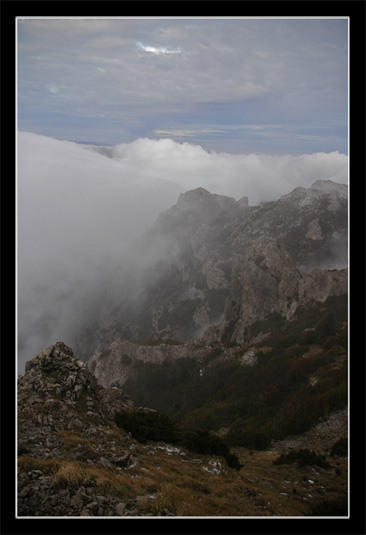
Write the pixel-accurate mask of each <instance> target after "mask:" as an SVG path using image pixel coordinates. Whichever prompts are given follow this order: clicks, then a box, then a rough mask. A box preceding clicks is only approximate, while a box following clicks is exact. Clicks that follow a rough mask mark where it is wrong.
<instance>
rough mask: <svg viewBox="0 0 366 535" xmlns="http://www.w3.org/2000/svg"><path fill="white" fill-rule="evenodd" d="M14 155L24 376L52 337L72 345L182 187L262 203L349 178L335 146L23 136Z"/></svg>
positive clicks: (345, 160) (115, 288)
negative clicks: (248, 148) (266, 149)
mask: <svg viewBox="0 0 366 535" xmlns="http://www.w3.org/2000/svg"><path fill="white" fill-rule="evenodd" d="M17 160H18V166H17V268H18V284H17V291H18V292H17V293H18V299H17V312H18V324H17V327H18V358H19V373H23V370H24V364H25V361H26V360H29V359H30V358H33V357H34V356H35V355H36V354H37V353H39V352H40V351H41V350H42V349H43V348H44V347H47V346H48V345H50V344H51V343H55V342H56V341H59V340H63V341H64V342H65V343H66V344H68V345H70V346H71V347H73V344H74V341H75V339H76V338H77V336H78V330H80V329H82V328H84V327H85V325H86V324H87V323H88V321H90V320H91V319H93V318H95V315H96V314H97V313H98V307H99V304H100V302H101V300H103V299H105V298H106V295H107V294H108V292H109V293H111V294H113V292H117V293H118V289H119V287H120V286H122V283H123V277H124V275H123V273H124V269H125V266H126V265H127V263H128V259H129V257H130V254H131V250H132V249H133V247H134V245H135V244H136V243H137V242H138V240H139V238H140V237H141V236H142V235H143V233H144V231H145V230H147V229H148V228H149V227H150V226H151V225H152V224H153V223H154V222H155V220H156V218H157V217H158V215H159V213H161V212H162V211H164V210H166V209H168V208H170V207H171V206H172V205H173V204H175V203H176V201H177V199H178V196H179V194H180V193H182V192H185V191H188V190H190V189H194V188H197V187H204V188H206V189H207V190H209V191H210V192H211V193H218V194H222V195H228V196H232V197H234V198H236V199H239V198H241V197H243V196H247V197H248V198H249V204H250V205H257V204H259V203H260V202H263V201H270V200H275V199H278V198H279V197H280V196H281V195H284V194H286V193H289V192H290V191H291V190H292V189H294V188H295V187H297V186H304V187H309V186H310V185H311V184H312V183H313V182H315V181H316V180H318V179H330V180H333V181H334V182H338V183H347V181H348V158H347V156H345V155H343V154H340V153H339V152H332V153H314V154H304V155H266V154H261V153H252V154H229V153H223V152H208V151H206V150H204V149H203V148H202V147H201V146H199V145H193V144H189V143H177V142H175V141H173V140H171V139H159V140H152V139H148V138H139V139H136V140H135V141H133V142H131V143H123V144H119V145H116V146H108V147H101V146H91V145H79V144H76V143H72V142H67V141H60V140H56V139H53V138H48V137H45V136H39V135H37V134H33V133H29V132H19V133H18V147H17Z"/></svg>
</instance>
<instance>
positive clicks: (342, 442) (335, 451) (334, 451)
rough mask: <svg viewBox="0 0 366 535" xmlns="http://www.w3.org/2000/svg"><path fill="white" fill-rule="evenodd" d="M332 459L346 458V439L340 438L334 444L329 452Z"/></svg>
mask: <svg viewBox="0 0 366 535" xmlns="http://www.w3.org/2000/svg"><path fill="white" fill-rule="evenodd" d="M330 455H331V456H332V457H335V456H338V457H347V456H348V439H347V438H340V439H339V440H337V442H335V443H334V444H333V446H332V448H331V450H330Z"/></svg>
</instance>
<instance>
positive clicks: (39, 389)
mask: <svg viewBox="0 0 366 535" xmlns="http://www.w3.org/2000/svg"><path fill="white" fill-rule="evenodd" d="M132 407H133V403H132V401H131V400H130V399H129V398H128V396H126V395H125V394H124V393H123V392H122V391H121V390H119V389H117V388H114V389H111V390H105V389H104V388H103V387H102V386H100V385H99V384H98V383H97V380H96V378H95V377H94V376H93V375H92V374H91V373H90V372H89V370H88V368H87V366H86V365H85V363H83V362H82V361H81V360H79V359H77V358H75V357H74V355H73V352H72V350H71V349H70V348H69V347H67V346H66V345H65V344H64V343H62V342H58V343H56V344H55V345H52V346H50V347H48V348H47V349H45V350H44V351H42V352H41V353H40V354H39V355H38V356H37V357H35V358H34V359H32V360H31V361H29V362H28V363H27V365H26V370H25V374H24V375H22V376H20V378H19V380H18V456H19V473H18V477H19V479H18V515H19V516H33V515H37V516H55V515H56V516H58V515H60V516H80V515H81V516H92V515H100V514H101V515H107V516H108V515H113V516H119V515H121V514H123V512H122V509H123V511H124V510H125V509H126V504H125V503H124V504H121V500H119V499H118V498H113V497H111V496H100V495H98V492H97V488H96V485H95V482H93V478H92V477H91V478H90V481H89V482H88V485H87V486H86V487H84V486H81V487H80V488H79V489H78V490H77V492H74V493H72V492H70V488H69V487H70V486H69V485H68V484H67V483H68V478H70V480H71V481H72V477H74V478H75V477H76V476H75V474H74V475H73V476H72V470H74V472H75V471H76V472H77V469H79V470H82V469H83V468H82V466H83V464H84V466H85V465H86V466H89V467H90V469H91V470H92V469H93V468H101V469H106V468H112V469H113V468H114V469H115V470H118V469H122V468H121V467H124V468H128V467H129V466H130V465H133V463H134V462H135V461H136V458H135V457H134V455H133V449H134V446H133V443H130V444H129V443H128V441H127V442H126V443H125V446H124V447H121V446H119V447H116V436H115V434H116V430H117V427H116V425H115V423H114V414H115V412H116V411H120V410H123V409H127V410H128V409H131V408H132ZM52 470H54V471H58V473H59V478H58V479H57V480H56V479H55V478H53V477H52V476H51V475H49V472H50V471H52ZM84 470H85V468H84ZM60 472H61V475H60ZM85 472H87V470H85ZM76 479H77V477H76ZM86 479H87V477H86ZM70 484H71V487H72V485H73V484H72V483H70Z"/></svg>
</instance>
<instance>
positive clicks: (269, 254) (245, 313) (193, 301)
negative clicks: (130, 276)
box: [80, 180, 348, 358]
mask: <svg viewBox="0 0 366 535" xmlns="http://www.w3.org/2000/svg"><path fill="white" fill-rule="evenodd" d="M347 226H348V199H347V186H346V185H344V184H336V183H334V182H332V181H329V180H328V181H322V180H319V181H317V182H315V183H314V184H313V185H312V186H311V188H309V189H306V188H296V189H295V190H293V191H292V192H291V193H289V194H288V195H284V196H283V197H281V198H280V199H279V200H278V201H273V202H268V203H262V204H261V205H260V206H256V207H251V206H250V205H249V203H248V199H247V198H242V199H240V200H239V201H236V200H235V199H233V198H230V197H225V196H220V195H213V194H211V193H209V192H208V191H206V190H204V189H203V188H198V189H196V190H193V191H189V192H187V193H185V194H182V195H181V196H180V197H179V199H178V202H177V204H176V205H174V206H173V207H172V208H171V209H169V210H167V211H166V212H164V213H162V214H161V215H160V216H159V218H158V219H157V221H156V224H155V225H154V226H153V228H152V229H151V230H150V231H149V232H148V234H147V236H146V240H145V241H144V242H143V244H141V246H140V249H139V251H138V252H137V253H136V260H135V262H134V263H133V265H134V271H139V274H138V277H139V282H138V284H136V286H135V291H134V298H133V299H120V300H119V302H117V303H115V304H114V305H115V306H113V307H112V306H111V305H110V303H109V302H107V301H106V303H105V305H104V306H102V307H101V314H100V320H99V323H98V324H97V325H95V328H94V329H93V332H89V333H85V336H84V337H81V339H80V348H81V350H82V351H84V353H81V354H82V355H83V357H84V356H85V358H89V356H90V355H91V354H93V353H98V352H99V353H100V352H102V351H103V350H104V349H105V348H107V347H108V346H109V345H110V344H111V343H112V342H113V341H115V340H116V339H121V340H130V341H134V342H139V343H140V342H142V341H146V340H148V339H151V338H159V339H174V340H178V341H180V342H187V341H188V340H190V339H194V338H200V337H204V338H205V339H206V340H207V342H208V343H211V342H212V341H213V340H223V339H225V341H231V342H237V343H243V341H245V330H246V328H247V327H248V326H250V325H251V324H252V323H253V322H255V321H257V320H260V319H262V318H264V317H266V316H267V315H268V314H271V313H273V312H278V313H280V314H281V315H283V316H285V317H286V318H287V319H291V317H292V316H293V315H294V314H295V312H296V308H297V307H298V306H299V305H303V304H306V303H307V302H310V301H311V300H316V301H323V300H324V299H325V298H326V297H327V296H329V295H340V294H342V293H346V292H347V289H348V283H347V270H346V267H347V253H348V250H347V236H348V229H347ZM136 266H138V268H137V267H136ZM136 276H137V275H136ZM125 280H126V277H125ZM135 282H136V281H135ZM121 284H122V278H121ZM125 286H126V287H127V286H131V287H132V286H133V285H131V284H130V281H129V282H127V283H126V284H125ZM137 289H138V290H137ZM86 348H88V350H86Z"/></svg>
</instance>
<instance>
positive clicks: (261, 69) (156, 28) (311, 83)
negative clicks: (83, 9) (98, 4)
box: [17, 17, 348, 154]
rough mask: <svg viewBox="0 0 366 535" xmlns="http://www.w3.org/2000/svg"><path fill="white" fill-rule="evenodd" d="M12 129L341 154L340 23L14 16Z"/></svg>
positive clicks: (344, 42)
mask: <svg viewBox="0 0 366 535" xmlns="http://www.w3.org/2000/svg"><path fill="white" fill-rule="evenodd" d="M17 52H18V77H17V83H18V128H19V130H23V131H28V132H34V133H37V134H42V135H45V136H50V137H54V138H58V139H65V140H71V141H80V142H92V143H100V144H109V145H116V144H120V143H129V142H132V141H134V140H136V139H138V138H149V139H164V138H170V139H172V140H174V141H176V142H184V141H188V142H189V143H192V144H198V145H201V146H202V147H203V148H205V149H208V150H218V151H226V152H241V153H249V152H262V153H269V154H270V153H272V154H273V153H276V154H285V153H286V154H289V153H294V154H306V153H314V152H332V151H339V152H340V153H342V154H347V152H348V19H347V18H344V19H342V18H340V19H339V18H329V19H308V18H305V19H291V18H284V19H265V18H260V19H245V18H235V19H230V18H183V17H179V18H146V19H145V18H138V19H136V18H121V19H120V18H112V19H103V18H97V19H88V18H75V19H48V18H37V19H18V46H17Z"/></svg>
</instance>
